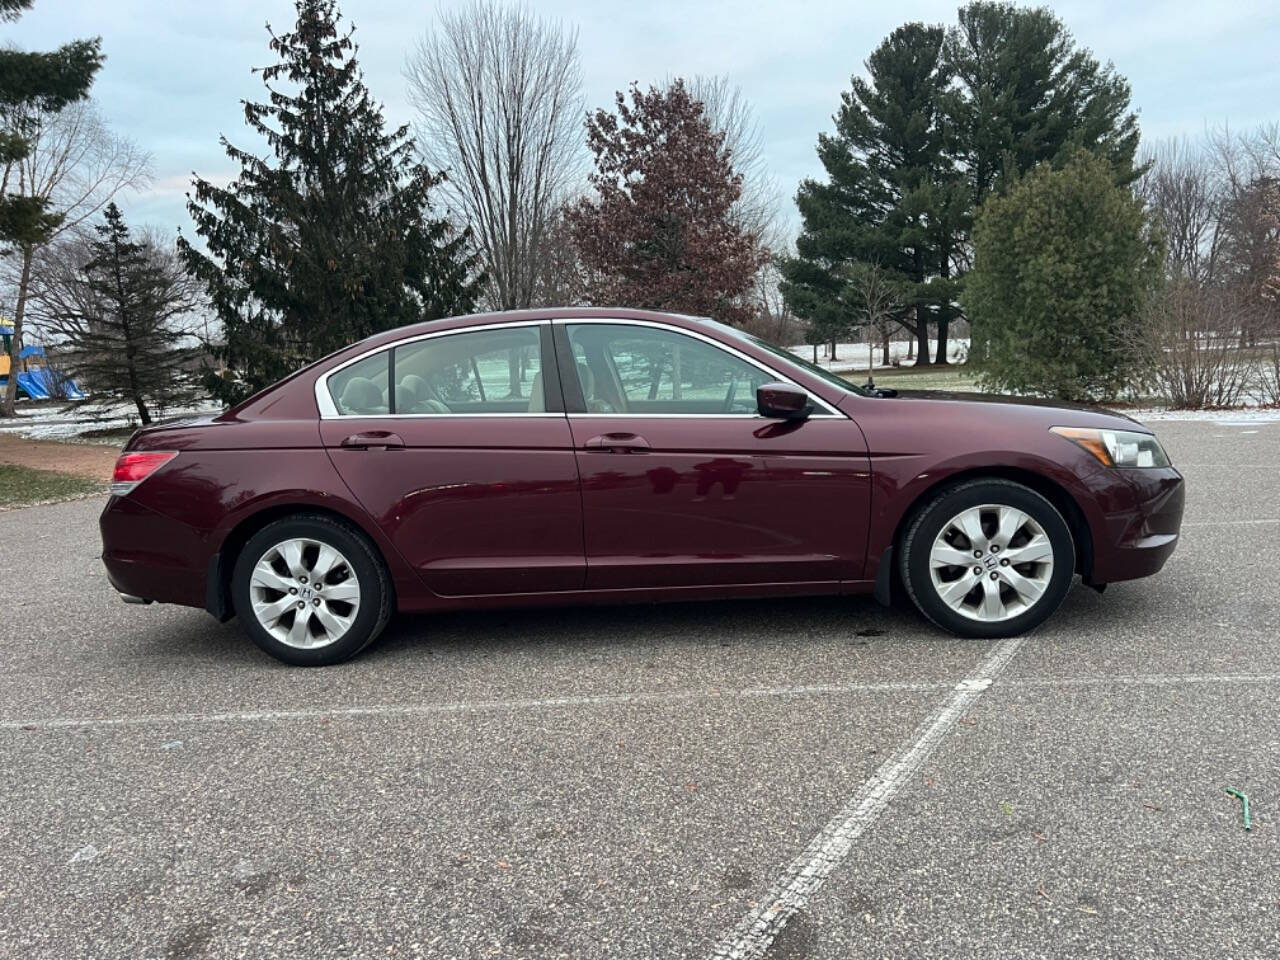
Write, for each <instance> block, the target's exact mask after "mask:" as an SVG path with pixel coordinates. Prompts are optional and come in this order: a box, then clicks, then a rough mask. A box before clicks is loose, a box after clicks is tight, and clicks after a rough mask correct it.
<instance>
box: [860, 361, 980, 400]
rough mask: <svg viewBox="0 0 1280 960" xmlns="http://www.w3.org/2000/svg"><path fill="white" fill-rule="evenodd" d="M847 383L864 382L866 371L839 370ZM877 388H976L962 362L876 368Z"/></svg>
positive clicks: (975, 389)
mask: <svg viewBox="0 0 1280 960" xmlns="http://www.w3.org/2000/svg"><path fill="white" fill-rule="evenodd" d="M841 376H842V377H844V378H845V379H846V380H848V381H849V382H850V383H856V384H859V385H861V384H864V383H866V382H867V372H866V371H865V370H857V371H851V372H849V373H842V374H841ZM875 381H876V386H878V387H894V388H895V389H897V390H959V391H963V392H966V393H973V392H975V391H977V390H978V385H977V382H976V379H975V378H974V375H973V374H972V373H971V372H970V371H969V370H968V369H967V368H966V367H965V366H964V365H963V364H955V365H951V366H946V367H942V368H940V369H939V368H937V367H932V366H929V367H919V368H917V367H897V368H894V367H890V368H888V369H886V370H876V371H875Z"/></svg>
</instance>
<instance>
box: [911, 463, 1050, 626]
mask: <svg viewBox="0 0 1280 960" xmlns="http://www.w3.org/2000/svg"><path fill="white" fill-rule="evenodd" d="M900 564H901V566H900V572H901V574H902V580H903V582H904V583H905V585H906V587H907V592H908V593H909V594H910V595H911V599H912V600H913V601H915V604H916V606H917V607H918V608H919V609H920V612H921V613H923V614H924V615H925V616H926V617H928V618H929V619H930V620H932V621H933V622H934V623H935V624H937V625H938V626H939V627H941V628H943V629H944V630H947V631H950V632H951V633H955V634H958V635H960V636H965V637H1010V636H1016V635H1018V634H1022V633H1026V632H1027V631H1029V630H1032V629H1034V628H1035V627H1037V626H1039V625H1040V624H1041V623H1043V622H1044V621H1045V620H1046V619H1047V618H1048V617H1049V616H1050V615H1051V614H1052V613H1053V612H1054V611H1055V610H1057V609H1058V606H1059V605H1060V604H1061V603H1062V601H1063V599H1064V598H1065V597H1066V595H1067V591H1068V590H1069V589H1070V588H1071V580H1072V577H1073V575H1074V572H1075V544H1074V542H1073V540H1072V537H1071V530H1070V528H1069V527H1068V526H1067V523H1066V521H1065V520H1063V518H1062V515H1061V514H1060V513H1059V512H1058V510H1057V508H1056V507H1054V505H1053V504H1052V503H1050V502H1049V501H1048V500H1046V499H1045V498H1044V497H1043V496H1041V495H1040V494H1039V493H1037V492H1036V491H1034V490H1032V489H1030V488H1029V487H1025V486H1023V485H1022V484H1018V483H1013V482H1011V481H1008V480H997V479H989V480H971V481H968V482H966V483H962V484H959V485H957V486H955V487H952V488H951V489H949V490H946V491H944V492H943V493H941V494H939V495H938V496H937V497H935V498H934V499H933V500H931V501H930V502H929V503H927V504H926V505H925V506H924V507H923V509H921V510H920V511H919V512H918V513H917V514H916V515H915V517H914V518H913V520H912V521H911V523H910V524H909V525H908V527H907V531H906V534H905V535H904V536H903V539H902V550H901V553H900Z"/></svg>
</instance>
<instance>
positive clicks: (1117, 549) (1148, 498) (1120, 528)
mask: <svg viewBox="0 0 1280 960" xmlns="http://www.w3.org/2000/svg"><path fill="white" fill-rule="evenodd" d="M1116 472H1117V473H1118V474H1120V475H1121V476H1122V478H1123V480H1124V481H1125V483H1126V484H1127V487H1128V491H1129V492H1128V494H1127V495H1126V496H1124V497H1123V498H1118V499H1121V500H1122V501H1127V502H1123V503H1117V504H1116V506H1119V507H1121V508H1120V509H1116V510H1114V511H1109V512H1108V513H1107V515H1106V518H1105V524H1104V530H1103V533H1102V536H1101V537H1096V536H1095V542H1094V559H1093V569H1092V571H1091V572H1090V576H1089V578H1088V582H1089V583H1092V584H1105V583H1115V582H1116V581H1119V580H1136V579H1138V578H1139V577H1149V576H1151V575H1152V574H1153V573H1157V572H1158V571H1159V570H1160V568H1161V567H1163V566H1164V565H1165V562H1166V561H1167V560H1168V559H1169V557H1170V556H1172V554H1173V551H1174V549H1175V548H1176V547H1177V545H1178V538H1179V536H1180V530H1181V527H1182V511H1183V506H1184V503H1185V500H1186V484H1185V482H1184V481H1183V479H1182V474H1180V473H1178V471H1177V470H1175V469H1173V468H1172V467H1164V468H1157V469H1128V470H1117V471H1116Z"/></svg>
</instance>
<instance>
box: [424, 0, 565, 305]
mask: <svg viewBox="0 0 1280 960" xmlns="http://www.w3.org/2000/svg"><path fill="white" fill-rule="evenodd" d="M405 75H406V78H407V79H408V83H409V98H410V100H411V101H412V102H413V105H414V106H415V107H416V108H417V110H418V112H419V114H420V118H419V121H418V133H419V147H420V149H421V151H422V153H423V155H424V156H425V158H426V160H427V162H428V163H430V164H432V165H433V166H435V167H438V168H440V169H442V170H444V171H446V173H447V175H448V177H449V180H448V184H447V189H448V190H449V191H451V193H452V196H453V198H454V199H455V201H456V202H457V204H458V206H459V207H460V209H461V212H462V214H463V215H464V216H465V217H466V218H467V220H468V221H469V222H470V224H471V227H472V229H473V230H474V231H475V234H476V237H477V240H478V242H479V245H480V249H481V252H482V254H483V258H484V261H485V266H486V270H487V275H488V291H487V295H488V300H489V301H490V305H491V306H493V307H494V308H497V309H501V310H510V309H516V308H519V307H528V306H532V305H533V304H534V301H535V299H536V298H537V297H538V296H539V292H540V289H541V288H540V282H539V275H540V272H541V271H542V270H543V269H544V267H545V265H546V263H547V260H548V252H549V248H550V237H551V230H552V226H553V223H554V220H555V218H556V215H557V212H558V211H559V210H560V208H561V206H562V205H563V203H564V202H565V201H566V200H567V199H568V195H569V193H570V191H571V190H572V188H573V187H574V185H575V184H576V182H577V181H578V179H579V177H580V175H581V171H582V169H583V159H584V156H585V154H584V147H583V137H582V127H581V124H582V116H583V101H582V73H581V67H580V65H579V62H578V41H577V32H576V31H571V30H566V29H565V28H564V27H562V26H561V25H560V24H559V23H556V22H552V21H549V20H544V19H542V18H540V17H537V16H535V15H534V14H533V13H532V12H531V11H530V10H529V9H528V8H526V7H522V6H510V5H507V4H505V3H503V2H500V0H473V2H471V3H468V4H467V5H466V6H463V7H461V8H459V9H456V10H453V11H446V12H441V14H440V17H439V22H438V24H437V25H436V28H435V29H434V30H433V31H431V32H430V33H428V34H427V35H426V36H425V37H424V38H423V39H422V40H421V41H420V42H419V44H418V46H417V49H416V50H415V51H414V52H413V53H412V54H411V55H410V57H409V59H408V61H407V63H406V66H405Z"/></svg>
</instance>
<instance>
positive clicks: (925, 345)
mask: <svg viewBox="0 0 1280 960" xmlns="http://www.w3.org/2000/svg"><path fill="white" fill-rule="evenodd" d="M928 365H929V315H928V314H927V313H925V308H924V304H919V305H918V306H917V307H916V366H917V367H926V366H928Z"/></svg>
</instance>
